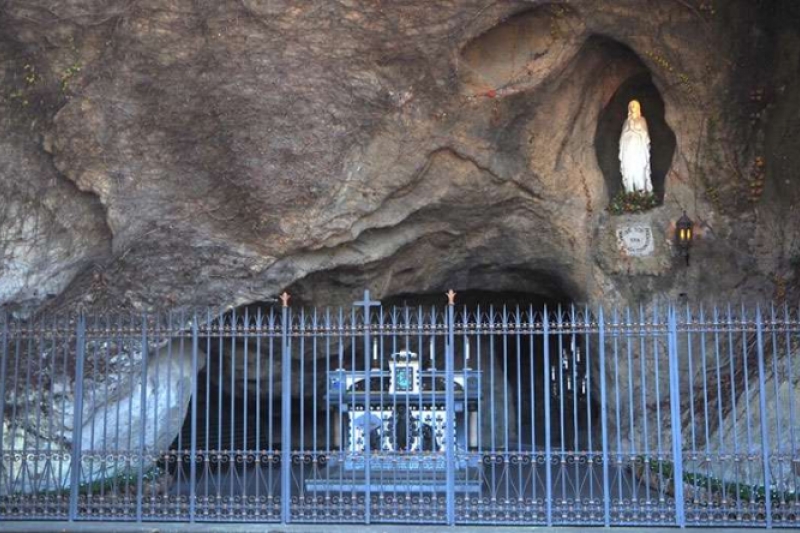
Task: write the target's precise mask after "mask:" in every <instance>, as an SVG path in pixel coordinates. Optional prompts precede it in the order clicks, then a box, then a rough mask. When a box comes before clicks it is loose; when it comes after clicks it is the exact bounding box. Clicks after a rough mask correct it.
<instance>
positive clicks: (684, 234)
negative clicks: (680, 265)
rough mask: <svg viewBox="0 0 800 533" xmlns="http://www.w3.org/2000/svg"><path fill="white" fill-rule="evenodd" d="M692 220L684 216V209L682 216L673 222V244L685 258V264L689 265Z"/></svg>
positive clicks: (692, 234)
mask: <svg viewBox="0 0 800 533" xmlns="http://www.w3.org/2000/svg"><path fill="white" fill-rule="evenodd" d="M693 228H694V222H692V219H691V218H689V217H688V216H686V211H684V212H683V216H682V217H681V218H679V219H678V221H677V222H676V223H675V246H677V247H678V250H680V252H681V255H682V256H683V257H685V258H686V265H687V266H688V265H689V248H690V247H691V246H692V238H693V237H694V232H693Z"/></svg>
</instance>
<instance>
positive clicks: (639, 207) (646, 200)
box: [607, 190, 658, 215]
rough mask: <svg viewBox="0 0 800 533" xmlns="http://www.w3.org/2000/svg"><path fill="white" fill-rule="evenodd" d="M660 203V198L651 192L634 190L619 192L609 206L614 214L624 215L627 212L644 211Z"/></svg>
mask: <svg viewBox="0 0 800 533" xmlns="http://www.w3.org/2000/svg"><path fill="white" fill-rule="evenodd" d="M657 205H658V200H657V199H656V197H655V195H654V194H653V193H651V192H646V191H634V192H625V191H624V190H622V191H620V192H619V193H617V195H616V196H614V198H613V199H612V200H611V205H609V206H608V209H607V210H608V212H609V213H611V214H612V215H622V214H625V213H643V212H644V211H647V210H649V209H652V208H654V207H656V206H657Z"/></svg>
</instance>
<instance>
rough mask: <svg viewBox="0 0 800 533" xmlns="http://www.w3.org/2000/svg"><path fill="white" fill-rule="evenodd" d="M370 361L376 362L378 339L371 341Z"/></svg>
mask: <svg viewBox="0 0 800 533" xmlns="http://www.w3.org/2000/svg"><path fill="white" fill-rule="evenodd" d="M372 360H373V361H377V360H378V339H373V340H372Z"/></svg>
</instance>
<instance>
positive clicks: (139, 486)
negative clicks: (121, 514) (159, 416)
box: [136, 314, 156, 522]
mask: <svg viewBox="0 0 800 533" xmlns="http://www.w3.org/2000/svg"><path fill="white" fill-rule="evenodd" d="M147 349H148V348H147V315H146V314H142V382H141V386H142V393H141V397H140V402H141V403H140V406H139V418H140V419H141V421H142V433H141V435H139V469H138V475H137V476H136V521H137V522H141V521H142V505H143V501H144V491H143V487H144V446H145V436H146V435H147V418H145V417H146V414H147ZM153 424H154V425H155V424H156V421H155V420H154V421H153Z"/></svg>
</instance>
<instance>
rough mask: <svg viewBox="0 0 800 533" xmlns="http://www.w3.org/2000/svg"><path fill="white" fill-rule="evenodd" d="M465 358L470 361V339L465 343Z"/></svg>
mask: <svg viewBox="0 0 800 533" xmlns="http://www.w3.org/2000/svg"><path fill="white" fill-rule="evenodd" d="M464 360H465V361H469V339H467V341H466V342H465V343H464Z"/></svg>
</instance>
